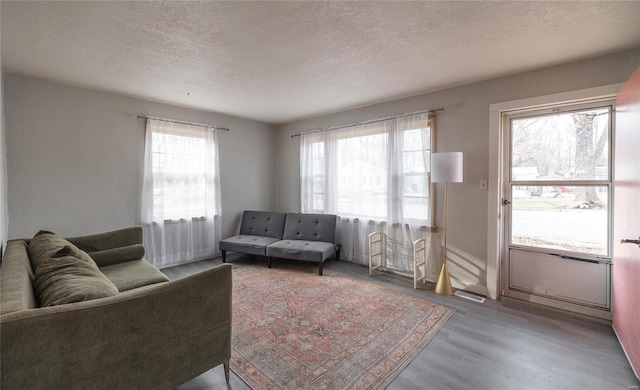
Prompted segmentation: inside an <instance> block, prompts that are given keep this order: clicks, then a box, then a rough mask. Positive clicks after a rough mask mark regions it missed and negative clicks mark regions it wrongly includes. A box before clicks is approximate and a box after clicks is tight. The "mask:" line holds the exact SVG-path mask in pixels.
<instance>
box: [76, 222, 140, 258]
mask: <svg viewBox="0 0 640 390" xmlns="http://www.w3.org/2000/svg"><path fill="white" fill-rule="evenodd" d="M67 240H68V241H69V242H71V243H72V244H73V245H75V246H77V247H78V248H80V249H82V250H83V251H85V252H97V251H104V250H107V249H113V248H120V247H125V246H130V245H136V244H142V227H140V226H132V227H127V228H124V229H119V230H114V231H110V232H106V233H98V234H90V235H87V236H79V237H71V238H67Z"/></svg>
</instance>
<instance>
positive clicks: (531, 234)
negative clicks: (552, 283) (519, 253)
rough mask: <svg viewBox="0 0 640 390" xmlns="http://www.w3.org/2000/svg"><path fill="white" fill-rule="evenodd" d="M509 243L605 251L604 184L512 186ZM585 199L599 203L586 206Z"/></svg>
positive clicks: (605, 200) (589, 251)
mask: <svg viewBox="0 0 640 390" xmlns="http://www.w3.org/2000/svg"><path fill="white" fill-rule="evenodd" d="M512 197H513V203H512V207H511V210H512V211H511V221H512V228H511V243H512V244H514V245H525V246H533V247H542V248H550V249H560V250H565V251H570V252H582V253H590V254H596V255H607V254H608V245H607V239H608V233H607V231H608V207H609V206H608V201H609V195H608V190H607V187H604V186H590V187H569V186H567V187H557V186H538V187H518V186H513V187H512ZM585 199H592V200H594V201H596V200H597V201H598V202H599V204H600V206H598V207H593V208H587V207H586V206H585Z"/></svg>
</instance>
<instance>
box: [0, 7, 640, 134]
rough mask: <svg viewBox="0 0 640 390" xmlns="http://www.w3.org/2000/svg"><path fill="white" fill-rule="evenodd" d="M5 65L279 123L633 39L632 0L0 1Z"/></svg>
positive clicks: (636, 12)
mask: <svg viewBox="0 0 640 390" xmlns="http://www.w3.org/2000/svg"><path fill="white" fill-rule="evenodd" d="M1 13H2V15H1V17H2V20H1V25H0V26H1V33H2V64H3V67H4V69H5V71H9V72H15V73H20V74H25V75H30V76H36V77H42V78H45V79H49V80H54V81H58V82H63V83H68V84H73V85H80V86H85V87H89V88H94V89H99V90H105V91H110V92H116V93H121V94H127V95H133V96H138V97H142V98H147V99H152V100H157V101H162V102H168V103H172V104H178V105H182V106H187V107H193V108H198V109H205V110H210V111H216V112H221V113H226V114H231V115H237V116H240V117H245V118H250V119H255V120H258V121H262V122H267V123H273V124H280V123H286V122H290V121H294V120H298V119H302V118H307V117H312V116H317V115H322V114H326V113H331V112H335V111H340V110H344V109H348V108H352V107H357V106H363V105H368V104H373V103H377V102H382V101H388V100H392V99H396V98H400V97H405V96H410V95H415V94H419V93H423V92H428V91H433V90H437V89H443V88H447V87H451V86H455V85H461V84H466V83H470V82H475V81H479V80H485V79H490V78H495V77H499V76H503V75H507V74H513V73H518V72H522V71H527V70H531V69H535V68H540V67H545V66H551V65H556V64H560V63H564V62H570V61H574V60H579V59H583V58H588V57H595V56H598V55H603V54H608V53H613V52H618V51H622V50H625V49H629V48H635V47H639V46H640V2H638V1H627V2H449V1H446V2H134V1H129V2H6V1H3V2H2V5H1Z"/></svg>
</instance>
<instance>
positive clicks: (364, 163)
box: [337, 134, 387, 218]
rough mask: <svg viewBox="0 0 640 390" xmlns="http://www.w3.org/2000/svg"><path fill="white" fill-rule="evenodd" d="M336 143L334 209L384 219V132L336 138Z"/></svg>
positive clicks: (385, 193)
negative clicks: (336, 207) (336, 203)
mask: <svg viewBox="0 0 640 390" xmlns="http://www.w3.org/2000/svg"><path fill="white" fill-rule="evenodd" d="M337 145H338V150H337V172H338V176H339V178H338V181H337V187H338V188H337V194H338V212H339V213H340V214H342V215H353V216H361V217H364V216H366V217H376V218H386V216H387V181H386V180H385V179H384V178H386V177H387V162H386V158H387V134H373V135H368V136H363V137H353V138H346V139H340V140H338V142H337Z"/></svg>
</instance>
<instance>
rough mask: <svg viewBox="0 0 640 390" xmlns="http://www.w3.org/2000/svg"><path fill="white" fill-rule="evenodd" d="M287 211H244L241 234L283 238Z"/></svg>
mask: <svg viewBox="0 0 640 390" xmlns="http://www.w3.org/2000/svg"><path fill="white" fill-rule="evenodd" d="M286 215H287V214H286V213H276V212H270V211H245V212H244V213H242V222H241V223H240V234H241V235H247V236H262V237H273V238H280V239H282V233H283V232H284V220H285V217H286Z"/></svg>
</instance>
